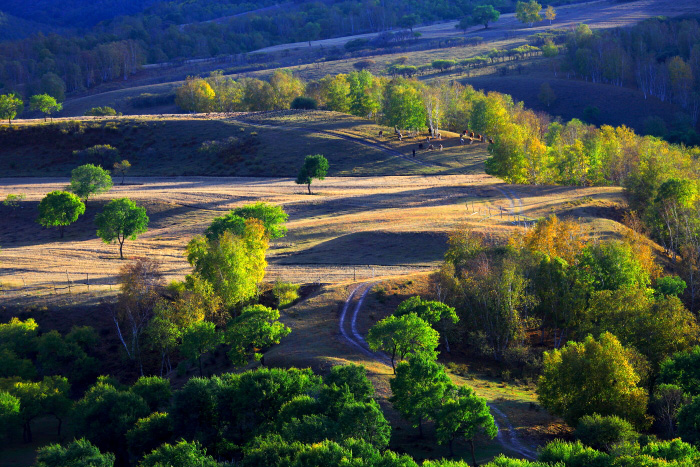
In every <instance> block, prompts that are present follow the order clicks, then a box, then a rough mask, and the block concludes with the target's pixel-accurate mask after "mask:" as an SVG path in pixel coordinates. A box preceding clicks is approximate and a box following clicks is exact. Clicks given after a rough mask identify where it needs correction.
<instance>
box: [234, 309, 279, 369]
mask: <svg viewBox="0 0 700 467" xmlns="http://www.w3.org/2000/svg"><path fill="white" fill-rule="evenodd" d="M279 317H280V312H279V311H278V310H273V309H272V308H268V307H266V306H263V305H250V306H247V307H245V308H243V311H242V312H241V314H240V315H239V316H238V317H236V318H234V319H233V320H232V321H231V322H230V323H229V325H228V327H227V328H226V332H225V337H224V342H225V343H226V344H228V345H230V346H231V350H229V352H228V356H229V359H230V360H231V363H233V364H234V365H236V366H241V365H245V363H246V360H247V358H248V356H249V355H250V354H251V353H252V355H253V358H254V359H255V360H260V358H261V357H262V354H261V353H258V352H257V350H258V349H264V348H266V347H269V346H271V345H272V344H279V342H280V340H281V339H282V338H283V337H284V336H286V335H287V334H289V333H290V332H291V329H289V328H288V327H287V326H285V325H284V324H282V323H280V322H279V321H278V319H279Z"/></svg>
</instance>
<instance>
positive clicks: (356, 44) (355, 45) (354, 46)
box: [345, 39, 369, 52]
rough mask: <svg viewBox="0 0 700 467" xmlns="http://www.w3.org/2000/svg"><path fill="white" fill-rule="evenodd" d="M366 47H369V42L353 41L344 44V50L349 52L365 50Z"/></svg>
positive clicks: (363, 40)
mask: <svg viewBox="0 0 700 467" xmlns="http://www.w3.org/2000/svg"><path fill="white" fill-rule="evenodd" d="M367 47H369V41H368V40H367V39H353V40H351V41H348V42H346V43H345V50H347V51H349V52H354V51H356V50H361V49H365V48H367Z"/></svg>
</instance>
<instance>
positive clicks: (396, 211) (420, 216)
mask: <svg viewBox="0 0 700 467" xmlns="http://www.w3.org/2000/svg"><path fill="white" fill-rule="evenodd" d="M128 181H129V182H131V183H135V182H138V183H139V184H138V185H124V186H119V185H117V186H115V187H114V188H113V189H112V190H111V191H110V192H109V193H107V194H105V195H100V196H99V197H98V198H97V199H95V200H91V201H90V202H89V204H88V211H87V213H86V215H85V216H83V218H81V220H79V221H78V223H76V224H74V225H72V226H69V227H68V228H67V229H66V238H65V239H63V240H61V239H59V238H58V233H57V232H56V231H54V230H46V229H43V228H41V227H40V226H38V225H37V224H35V223H34V219H35V216H36V211H35V210H36V205H37V203H38V201H39V200H40V199H41V198H42V197H43V195H45V194H46V193H48V192H49V191H53V190H58V189H62V188H63V187H64V186H65V185H66V183H67V180H66V179H2V180H0V197H4V196H5V194H6V193H26V195H27V199H26V201H25V202H24V203H25V204H24V206H25V207H24V208H22V209H20V211H19V214H17V216H16V217H7V218H6V222H4V223H3V225H2V226H0V245H2V250H0V282H2V283H3V284H7V285H10V286H11V285H14V286H18V285H19V284H20V283H21V284H26V289H25V288H24V287H22V288H21V289H19V288H18V289H19V290H17V289H16V290H15V292H12V291H11V290H10V291H8V290H7V289H8V288H11V287H4V288H3V291H2V297H5V298H6V299H7V298H10V297H11V298H13V299H16V298H18V297H22V296H25V295H27V294H30V295H31V294H34V295H40V296H44V295H53V294H54V284H55V285H56V288H57V289H56V292H57V294H58V295H63V294H66V293H67V292H68V290H67V283H68V279H70V281H71V282H72V284H71V285H72V292H85V291H87V280H88V278H89V281H90V291H91V292H104V293H109V292H110V290H112V289H113V288H114V285H115V284H116V274H117V272H118V270H119V268H120V266H121V265H122V264H123V262H121V261H119V259H118V249H117V247H116V245H106V244H104V243H103V242H102V241H101V240H100V239H99V238H97V237H96V235H95V230H94V225H93V224H92V217H93V216H94V215H95V213H96V212H98V210H99V209H100V206H101V205H103V204H104V203H106V201H107V200H108V199H112V198H117V197H129V198H131V199H133V200H134V201H136V202H137V203H138V204H141V205H144V206H145V207H146V208H147V210H148V212H149V215H150V217H151V224H150V227H149V231H148V232H147V233H145V234H143V235H142V236H140V237H139V238H138V239H137V240H135V241H127V242H126V244H125V247H124V251H125V254H126V256H127V257H139V256H149V257H153V258H156V259H159V260H160V261H162V263H163V267H164V271H165V274H166V276H167V278H168V279H182V278H183V276H184V275H185V274H186V273H187V272H189V270H190V268H189V265H188V264H187V262H186V261H185V258H184V254H183V252H184V248H185V245H186V243H187V242H188V241H189V239H190V238H192V237H193V236H194V235H197V234H201V233H202V232H203V231H204V229H205V228H206V227H207V226H208V224H209V223H210V222H211V220H212V219H213V218H214V217H215V216H218V215H222V214H223V213H225V212H226V211H228V210H229V209H232V208H234V207H237V206H240V205H242V204H246V203H250V202H254V201H259V200H260V201H266V202H270V203H274V204H280V205H282V206H284V208H285V209H286V210H287V211H288V212H289V214H290V219H289V223H288V227H289V233H288V235H287V236H286V237H285V238H282V239H280V240H278V241H275V242H273V243H272V245H271V249H270V251H269V254H268V261H269V264H270V265H269V267H268V278H269V279H270V280H277V279H280V280H285V281H290V282H295V283H302V282H316V281H318V282H323V283H338V282H343V281H348V280H352V279H353V278H355V279H357V280H361V279H366V278H372V277H381V276H387V275H397V274H403V273H409V272H416V271H423V270H426V269H430V268H432V267H435V266H436V265H437V264H438V263H439V261H440V260H441V259H442V254H443V253H444V251H445V248H446V245H445V239H446V236H447V234H448V233H449V232H450V231H451V230H453V229H454V228H456V227H457V226H460V225H467V226H470V227H472V228H474V229H478V230H482V231H485V232H488V233H490V234H492V235H494V236H500V237H503V236H507V235H509V233H511V232H514V231H516V230H518V229H520V228H522V227H519V226H517V225H514V224H513V220H516V219H518V218H521V219H523V218H528V219H534V218H538V217H542V216H546V215H548V214H550V213H559V214H560V215H565V216H567V215H568V216H572V217H574V218H581V219H582V221H584V222H587V223H589V224H590V226H591V229H592V232H593V234H594V235H603V236H609V235H617V232H618V231H619V228H620V227H619V224H618V223H617V222H615V221H614V220H610V219H609V218H611V217H612V218H614V215H612V214H614V213H615V212H616V211H615V206H616V204H617V203H619V202H621V201H622V199H621V189H620V188H615V187H595V188H567V187H538V186H510V187H509V186H508V185H505V184H503V183H502V182H500V180H498V179H496V178H493V177H490V176H488V175H484V174H481V175H446V176H406V177H362V178H352V177H351V178H335V177H334V178H327V179H326V180H324V181H320V182H315V183H314V184H313V185H312V188H313V191H314V195H313V196H309V195H307V194H305V187H302V186H299V185H296V184H295V183H294V181H293V179H288V178H287V179H285V178H273V179H270V178H206V177H181V178H131V179H128ZM503 188H507V189H509V190H511V191H512V192H514V193H515V194H516V195H518V196H520V198H521V200H522V208H520V207H519V205H518V203H515V207H512V206H511V201H510V200H509V199H508V198H506V197H505V196H504V194H503V193H502V192H501V191H499V190H502V189H503ZM585 197H591V198H592V200H593V201H590V202H586V203H585V204H583V205H581V206H578V207H575V208H573V209H572V208H569V207H566V206H564V203H565V202H567V201H569V200H572V199H582V198H585ZM611 213H612V214H611ZM66 271H67V272H68V276H66ZM88 274H89V277H88ZM112 291H113V290H112Z"/></svg>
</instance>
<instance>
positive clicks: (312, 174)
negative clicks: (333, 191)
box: [296, 154, 328, 194]
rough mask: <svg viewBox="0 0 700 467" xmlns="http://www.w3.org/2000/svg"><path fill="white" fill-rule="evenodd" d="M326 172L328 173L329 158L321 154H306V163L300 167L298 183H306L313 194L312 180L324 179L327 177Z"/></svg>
mask: <svg viewBox="0 0 700 467" xmlns="http://www.w3.org/2000/svg"><path fill="white" fill-rule="evenodd" d="M326 173H328V159H326V158H325V157H323V156H322V155H321V154H315V155H313V156H306V158H305V159H304V165H302V166H301V169H299V174H298V175H297V180H296V183H297V185H306V186H307V188H308V190H309V194H311V182H312V181H313V180H314V179H316V180H323V179H324V178H326Z"/></svg>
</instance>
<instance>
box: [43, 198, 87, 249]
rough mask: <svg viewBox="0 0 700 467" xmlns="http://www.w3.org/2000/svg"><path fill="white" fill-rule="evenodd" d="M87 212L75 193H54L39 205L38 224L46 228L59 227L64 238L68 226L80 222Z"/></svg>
mask: <svg viewBox="0 0 700 467" xmlns="http://www.w3.org/2000/svg"><path fill="white" fill-rule="evenodd" d="M84 212H85V204H83V202H82V201H80V199H79V198H78V197H77V196H75V195H74V194H73V193H68V192H66V191H52V192H51V193H49V194H48V195H46V196H44V198H43V199H42V200H41V202H40V203H39V218H38V222H39V224H41V225H42V226H44V227H58V231H59V232H60V234H61V238H63V231H64V229H65V228H66V226H67V225H70V224H72V223H73V222H75V221H77V220H78V217H79V216H80V215H81V214H83V213H84Z"/></svg>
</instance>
